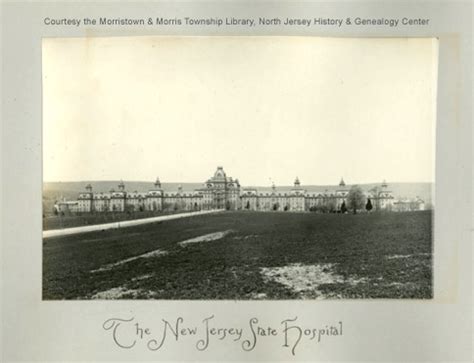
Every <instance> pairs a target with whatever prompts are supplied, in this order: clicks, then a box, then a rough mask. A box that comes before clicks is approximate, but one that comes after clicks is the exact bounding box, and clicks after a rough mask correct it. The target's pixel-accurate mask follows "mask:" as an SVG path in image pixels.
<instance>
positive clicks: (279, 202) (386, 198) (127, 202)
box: [61, 166, 424, 213]
mask: <svg viewBox="0 0 474 363" xmlns="http://www.w3.org/2000/svg"><path fill="white" fill-rule="evenodd" d="M85 189H86V190H85V192H82V193H80V194H79V196H78V199H77V201H69V202H67V204H64V202H61V208H69V211H70V212H80V213H89V212H127V211H178V210H179V211H199V210H211V209H227V210H252V211H288V212H304V211H321V212H337V211H341V209H343V205H344V204H345V205H347V203H348V202H347V197H348V195H349V191H350V188H349V187H347V186H346V184H345V182H344V180H343V179H341V181H340V183H339V186H338V187H337V188H336V189H335V190H333V191H327V190H326V191H325V192H321V193H309V192H307V191H306V190H305V189H304V187H303V186H302V185H301V183H300V180H299V179H298V178H296V179H295V181H294V183H293V187H292V188H291V190H289V191H285V192H279V191H278V190H277V187H276V186H275V185H272V188H271V192H259V191H258V190H257V189H256V188H242V187H241V185H240V183H239V180H238V179H233V178H232V177H229V176H227V174H226V173H225V171H224V169H223V168H222V167H221V166H219V167H217V170H216V171H215V173H214V175H213V176H212V177H211V178H209V179H208V180H207V181H206V182H205V183H204V184H203V187H202V188H198V189H195V190H194V191H193V192H183V190H182V188H181V186H180V187H179V188H178V190H177V191H176V192H165V191H164V190H163V189H162V187H161V182H160V180H159V178H157V179H156V181H155V183H154V184H153V187H152V188H150V190H149V191H148V192H127V191H126V190H125V185H124V183H123V182H120V184H119V185H118V190H114V189H112V190H110V192H108V193H94V192H93V191H92V186H91V185H90V184H88V185H87V186H86V188H85ZM364 198H365V199H366V200H369V199H370V201H371V204H372V205H373V210H386V211H406V210H420V209H424V202H423V201H422V200H421V199H417V200H416V201H410V202H409V203H408V202H407V201H398V200H395V198H394V196H393V193H392V192H391V191H390V190H388V185H387V183H385V182H383V183H382V184H381V185H380V186H379V187H376V188H373V189H371V190H369V191H364ZM407 203H408V204H409V207H407Z"/></svg>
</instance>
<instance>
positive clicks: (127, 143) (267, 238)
mask: <svg viewBox="0 0 474 363" xmlns="http://www.w3.org/2000/svg"><path fill="white" fill-rule="evenodd" d="M42 62H43V63H42V72H43V74H42V85H43V198H42V199H43V216H42V218H43V239H42V240H43V248H42V251H43V254H42V258H43V271H42V292H43V300H90V299H97V300H106V299H108V300H110V299H112V300H114V299H142V300H146V299H149V300H164V299H166V300H301V299H306V300H324V299H337V300H341V299H432V298H433V284H434V281H435V280H436V276H433V253H434V251H433V213H434V210H435V199H434V180H435V130H436V127H435V126H436V94H437V71H438V69H437V68H438V43H437V40H436V39H434V38H331V37H326V38H324V37H283V36H273V37H272V36H238V37H230V36H229V37H227V36H209V37H203V36H201V37H171V36H168V37H166V36H137V37H97V38H93V37H89V38H44V39H43V44H42Z"/></svg>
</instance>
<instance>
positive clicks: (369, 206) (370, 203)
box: [365, 198, 372, 212]
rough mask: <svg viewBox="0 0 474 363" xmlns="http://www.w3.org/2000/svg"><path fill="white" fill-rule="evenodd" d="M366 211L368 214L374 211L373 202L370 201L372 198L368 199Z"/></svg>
mask: <svg viewBox="0 0 474 363" xmlns="http://www.w3.org/2000/svg"><path fill="white" fill-rule="evenodd" d="M365 209H366V210H367V212H370V211H371V210H372V202H371V201H370V198H367V204H366V205H365Z"/></svg>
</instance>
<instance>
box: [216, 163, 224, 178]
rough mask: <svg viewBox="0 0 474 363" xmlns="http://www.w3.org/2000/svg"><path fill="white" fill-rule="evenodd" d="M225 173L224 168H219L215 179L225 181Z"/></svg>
mask: <svg viewBox="0 0 474 363" xmlns="http://www.w3.org/2000/svg"><path fill="white" fill-rule="evenodd" d="M225 177H226V175H225V171H224V168H223V167H222V166H218V167H217V170H216V172H215V173H214V178H215V179H225Z"/></svg>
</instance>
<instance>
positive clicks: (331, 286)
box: [43, 211, 433, 299]
mask: <svg viewBox="0 0 474 363" xmlns="http://www.w3.org/2000/svg"><path fill="white" fill-rule="evenodd" d="M217 232H220V233H217ZM213 233H216V234H213ZM200 236H207V237H204V238H203V239H204V240H203V241H201V242H198V241H197V240H196V237H200ZM198 240H199V239H198ZM180 242H185V243H180ZM432 295H433V292H432V213H431V212H429V211H423V212H407V213H385V214H375V213H374V214H357V215H352V214H346V215H341V214H316V213H284V212H274V213H270V212H223V213H220V214H215V215H204V216H196V217H191V218H183V219H179V220H172V221H165V222H161V223H153V224H146V225H141V226H136V227H129V228H124V229H119V230H108V231H99V232H90V233H84V234H77V235H71V236H64V237H55V238H49V239H45V240H44V241H43V298H44V299H91V298H99V299H102V298H113V299H150V298H152V299H340V298H351V299H353V298H417V299H428V298H432Z"/></svg>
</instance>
